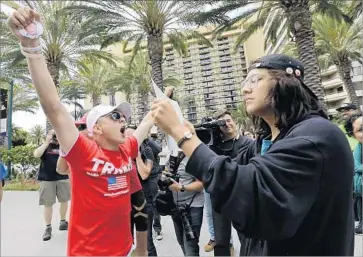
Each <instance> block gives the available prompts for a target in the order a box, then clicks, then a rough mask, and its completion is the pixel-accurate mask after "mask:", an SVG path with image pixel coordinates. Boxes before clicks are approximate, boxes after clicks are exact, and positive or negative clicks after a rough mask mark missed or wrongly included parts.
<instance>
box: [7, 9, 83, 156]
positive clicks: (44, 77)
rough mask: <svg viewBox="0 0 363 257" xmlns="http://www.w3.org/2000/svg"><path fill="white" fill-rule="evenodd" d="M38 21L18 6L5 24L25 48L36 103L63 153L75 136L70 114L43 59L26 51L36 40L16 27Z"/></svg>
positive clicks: (68, 148)
mask: <svg viewBox="0 0 363 257" xmlns="http://www.w3.org/2000/svg"><path fill="white" fill-rule="evenodd" d="M34 20H36V21H38V22H40V23H41V18H40V15H39V14H38V13H37V12H36V11H34V10H31V9H30V8H29V7H21V8H19V9H18V10H17V11H15V12H13V13H12V14H11V16H10V17H9V19H8V25H9V27H10V29H11V30H12V32H13V33H14V34H15V36H16V37H17V38H18V40H19V42H20V44H21V45H22V46H23V47H25V48H23V51H24V52H25V54H24V55H26V56H27V58H26V59H27V62H28V67H29V71H30V75H31V78H32V80H33V84H34V86H35V89H36V91H37V94H38V97H39V101H40V104H41V105H42V108H43V111H44V113H45V115H46V116H47V118H48V119H49V121H50V123H51V124H52V126H53V128H54V130H55V132H56V134H57V138H58V141H59V143H60V145H61V148H62V150H63V151H65V152H66V153H67V152H69V150H70V149H71V148H72V146H73V144H74V143H75V141H76V139H77V137H78V130H77V129H76V127H75V125H74V123H73V120H72V118H71V115H70V114H69V113H68V112H67V110H66V108H65V106H64V105H63V104H62V103H61V101H60V99H59V96H58V93H57V90H56V87H55V85H54V82H53V80H52V77H51V76H50V74H49V71H48V68H47V64H46V62H45V58H44V57H42V56H40V55H41V52H39V51H38V52H34V51H35V50H33V51H29V50H27V49H28V48H33V49H35V48H36V47H38V46H39V45H40V41H39V39H29V38H26V37H24V36H22V35H21V34H20V33H19V28H24V27H27V26H28V22H29V21H34Z"/></svg>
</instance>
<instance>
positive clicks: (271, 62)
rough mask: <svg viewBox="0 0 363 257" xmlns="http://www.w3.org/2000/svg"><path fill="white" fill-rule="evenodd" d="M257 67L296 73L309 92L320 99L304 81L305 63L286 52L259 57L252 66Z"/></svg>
mask: <svg viewBox="0 0 363 257" xmlns="http://www.w3.org/2000/svg"><path fill="white" fill-rule="evenodd" d="M256 68H265V69H273V70H282V71H285V72H286V73H288V74H291V75H294V76H295V77H296V78H297V79H298V80H299V81H300V82H301V85H302V86H303V87H304V88H305V89H306V90H307V91H308V92H309V94H310V95H311V96H312V97H313V98H314V99H316V100H318V98H317V97H316V95H315V94H314V93H313V91H311V90H310V88H308V86H306V85H305V83H304V65H303V64H302V62H300V61H299V60H296V59H294V58H292V57H290V56H287V55H284V54H271V55H266V56H263V57H261V58H259V59H258V60H257V61H256V63H255V64H253V65H252V66H251V69H256Z"/></svg>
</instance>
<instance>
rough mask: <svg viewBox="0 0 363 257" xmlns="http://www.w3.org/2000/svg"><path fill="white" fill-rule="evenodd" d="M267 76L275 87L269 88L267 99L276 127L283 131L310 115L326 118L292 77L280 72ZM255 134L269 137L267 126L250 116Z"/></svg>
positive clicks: (318, 103)
mask: <svg viewBox="0 0 363 257" xmlns="http://www.w3.org/2000/svg"><path fill="white" fill-rule="evenodd" d="M269 74H270V76H271V77H272V79H273V80H274V81H276V85H275V86H274V87H272V88H271V90H270V92H269V94H268V96H267V98H268V102H269V104H270V106H271V107H272V109H273V111H274V114H275V116H276V118H277V119H276V124H275V125H276V127H277V128H278V129H279V130H280V131H285V130H287V129H289V128H291V127H292V126H293V125H295V124H297V123H299V122H300V121H302V120H304V119H305V118H306V117H307V116H309V115H311V114H317V115H320V116H322V117H323V118H326V119H327V118H328V116H327V114H326V112H325V110H324V109H323V107H322V104H321V103H320V102H319V101H318V100H316V99H314V98H313V97H312V96H311V95H310V94H309V93H308V92H307V91H306V89H304V87H303V86H302V85H301V82H300V80H298V79H297V78H296V77H295V76H294V75H291V74H288V73H286V72H285V71H282V70H272V69H271V70H269ZM252 120H253V123H254V125H255V129H256V134H258V135H261V136H262V135H269V134H270V133H271V130H270V127H269V126H268V124H267V123H266V122H265V121H264V120H263V119H262V118H261V117H256V116H252Z"/></svg>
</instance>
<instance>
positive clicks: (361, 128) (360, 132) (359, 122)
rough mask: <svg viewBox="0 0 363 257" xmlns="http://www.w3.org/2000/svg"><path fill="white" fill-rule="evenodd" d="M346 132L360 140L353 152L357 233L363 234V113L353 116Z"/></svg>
mask: <svg viewBox="0 0 363 257" xmlns="http://www.w3.org/2000/svg"><path fill="white" fill-rule="evenodd" d="M345 130H346V131H347V134H348V136H350V137H354V138H355V139H357V140H358V142H359V143H358V144H357V146H356V147H355V149H354V151H353V157H354V178H353V187H354V201H355V206H356V207H357V216H358V222H359V223H358V226H357V227H356V228H355V233H357V234H362V153H363V152H362V143H363V117H362V113H356V114H353V115H351V116H350V117H349V118H348V119H347V121H346V123H345Z"/></svg>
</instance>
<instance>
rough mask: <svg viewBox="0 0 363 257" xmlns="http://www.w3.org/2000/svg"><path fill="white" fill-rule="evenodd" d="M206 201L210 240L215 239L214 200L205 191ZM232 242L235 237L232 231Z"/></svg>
mask: <svg viewBox="0 0 363 257" xmlns="http://www.w3.org/2000/svg"><path fill="white" fill-rule="evenodd" d="M204 203H205V211H206V212H205V216H206V218H207V225H208V232H209V236H210V240H212V241H215V236H214V225H213V208H212V202H211V199H210V194H209V193H207V192H206V191H204ZM231 244H233V238H232V233H231Z"/></svg>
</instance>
